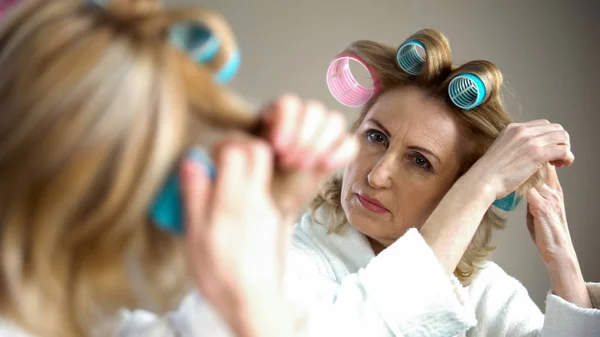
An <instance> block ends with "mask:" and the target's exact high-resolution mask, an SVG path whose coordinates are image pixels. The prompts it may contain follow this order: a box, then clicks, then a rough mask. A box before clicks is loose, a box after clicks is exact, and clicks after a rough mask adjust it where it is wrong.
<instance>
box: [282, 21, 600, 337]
mask: <svg viewBox="0 0 600 337" xmlns="http://www.w3.org/2000/svg"><path fill="white" fill-rule="evenodd" d="M406 41H407V43H413V44H415V43H416V44H420V45H421V46H423V47H424V49H425V52H426V58H425V59H424V61H425V62H424V64H420V65H419V64H417V65H418V66H420V67H421V69H420V71H417V72H415V73H414V74H411V73H409V71H411V72H412V71H413V70H414V69H411V68H409V67H406V62H404V63H403V62H398V61H397V60H398V59H397V56H398V57H403V56H401V55H399V54H397V52H396V49H392V48H390V47H387V46H384V45H381V44H378V43H375V42H370V41H358V42H355V43H353V44H352V45H350V46H349V47H348V48H347V49H346V50H345V51H344V52H342V53H340V55H341V56H344V57H346V56H350V57H354V58H355V59H358V60H359V61H362V62H363V63H364V64H365V66H366V67H367V69H369V70H370V71H371V73H372V74H373V77H374V80H375V84H376V90H377V91H376V92H375V93H374V94H373V95H372V96H371V97H370V98H369V99H368V101H367V102H366V104H364V106H363V107H362V112H361V115H360V117H359V118H358V120H357V121H356V123H355V124H354V128H353V130H354V131H355V134H356V136H357V137H358V142H359V152H358V155H357V157H356V159H355V160H353V161H352V162H350V163H349V164H348V165H347V166H346V168H345V170H344V173H343V176H342V177H336V178H334V179H332V180H330V181H329V182H328V183H327V184H326V185H325V186H324V187H323V188H322V190H321V191H320V193H319V194H318V196H317V197H316V198H315V199H314V201H313V203H312V205H311V206H312V207H311V212H309V213H308V214H306V215H304V216H303V218H302V220H301V222H300V223H299V224H298V225H297V227H296V228H295V233H294V241H293V247H292V254H291V260H290V271H289V273H288V275H287V277H288V287H289V289H290V294H292V296H293V297H294V298H295V300H296V301H298V302H300V303H303V304H304V305H305V306H307V307H308V310H309V313H310V315H309V316H307V317H306V319H307V321H308V329H309V330H310V331H309V334H310V335H314V336H324V335H326V334H329V335H337V336H344V335H353V336H354V335H356V336H403V337H407V336H439V337H442V336H443V337H447V336H455V335H466V336H469V337H483V336H490V337H491V336H494V337H495V336H510V337H523V336H544V337H551V336H552V337H554V336H556V337H558V336H597V335H598V334H600V310H598V306H599V305H600V302H599V301H598V300H599V298H600V285H599V284H586V283H585V282H584V280H583V277H582V274H581V271H580V268H579V264H578V262H577V257H576V254H575V250H574V248H573V245H572V242H571V239H570V237H569V232H568V228H567V222H566V216H565V211H564V203H563V200H562V191H561V189H560V184H559V182H558V178H557V176H556V172H555V167H563V166H569V165H570V164H571V163H572V162H573V159H574V157H573V154H572V153H571V150H570V143H569V135H568V134H567V132H566V131H564V130H563V128H562V127H561V126H560V125H557V124H551V123H549V122H547V121H531V122H527V123H511V120H510V117H509V115H508V114H507V112H506V111H505V110H504V108H503V106H502V104H501V102H500V98H499V91H500V88H501V85H502V76H501V74H500V72H499V71H498V69H497V68H496V67H495V66H494V65H493V64H491V63H489V62H486V61H473V62H469V63H467V64H464V65H463V66H460V67H458V68H456V67H453V66H452V62H451V56H450V48H449V45H448V41H447V40H446V38H445V37H444V36H443V35H442V34H441V33H440V32H438V31H436V30H428V29H427V30H422V31H419V32H417V33H416V34H414V35H413V36H411V37H410V38H409V39H407V40H406ZM404 45H405V44H403V45H402V46H404ZM418 59H419V58H418V57H416V58H414V59H413V60H418ZM400 61H406V60H404V59H400ZM403 67H404V68H403ZM417 68H418V67H417ZM461 74H471V75H475V76H476V77H477V78H478V79H480V80H481V81H482V84H483V85H485V89H486V90H485V92H486V94H485V99H484V100H483V101H482V102H481V104H480V105H479V106H477V107H475V108H472V109H470V110H467V109H462V108H459V107H458V106H457V105H456V104H455V102H454V101H453V100H451V98H450V97H449V95H448V87H449V83H450V81H451V80H452V79H453V78H455V77H457V75H461ZM334 89H336V88H334ZM332 92H334V91H333V90H332ZM340 97H341V96H340ZM540 170H541V172H538V171H540ZM544 171H545V174H543V173H544ZM536 172H538V173H536ZM544 176H545V177H544ZM515 190H517V193H518V194H519V195H524V196H526V199H527V203H528V227H529V230H530V231H531V234H532V237H533V239H534V242H535V244H536V246H537V248H538V250H539V251H540V255H541V257H542V259H543V260H544V262H545V264H546V266H547V268H548V272H549V276H550V280H551V284H552V292H551V293H549V294H548V297H547V307H546V316H545V317H544V315H543V314H542V313H541V312H540V310H539V309H538V308H537V307H536V305H535V304H534V303H533V301H532V300H531V299H530V298H529V296H528V294H527V291H526V290H525V288H524V287H523V286H522V285H521V284H520V283H519V282H518V281H517V280H515V279H513V278H511V277H510V276H508V275H506V273H504V271H503V270H502V269H501V268H500V267H499V266H497V265H496V264H494V263H493V262H490V261H486V260H485V257H486V255H487V253H488V251H489V250H490V241H491V238H492V234H493V230H494V229H497V228H502V227H503V225H504V220H503V219H502V218H501V217H500V216H499V213H497V210H496V209H495V207H491V206H492V204H493V203H494V202H495V200H498V199H502V198H503V197H505V196H507V195H509V193H511V192H512V191H515ZM594 308H595V309H594Z"/></svg>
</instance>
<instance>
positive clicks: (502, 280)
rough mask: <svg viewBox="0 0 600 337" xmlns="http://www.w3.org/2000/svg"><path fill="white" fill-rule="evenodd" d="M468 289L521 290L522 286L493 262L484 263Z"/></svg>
mask: <svg viewBox="0 0 600 337" xmlns="http://www.w3.org/2000/svg"><path fill="white" fill-rule="evenodd" d="M469 288H470V289H472V290H476V289H479V290H486V289H487V290H490V289H496V288H501V289H506V290H513V291H514V290H516V289H518V290H521V289H525V288H524V286H523V285H522V284H521V282H519V280H517V279H516V278H514V277H512V276H510V275H509V274H508V273H506V271H504V269H502V267H500V266H499V265H498V264H496V263H495V262H493V261H489V260H488V261H485V262H484V263H483V264H482V265H481V266H480V267H479V272H478V273H477V276H476V277H475V278H474V279H473V281H472V282H471V284H470V285H469Z"/></svg>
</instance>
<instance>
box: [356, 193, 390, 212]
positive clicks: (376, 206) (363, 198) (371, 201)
mask: <svg viewBox="0 0 600 337" xmlns="http://www.w3.org/2000/svg"><path fill="white" fill-rule="evenodd" d="M356 198H357V199H358V202H360V204H361V205H362V207H364V208H366V209H368V210H369V211H371V212H375V213H388V212H389V211H388V209H387V208H385V206H383V204H382V203H381V202H379V200H377V199H375V198H371V197H369V196H368V195H366V194H359V193H356Z"/></svg>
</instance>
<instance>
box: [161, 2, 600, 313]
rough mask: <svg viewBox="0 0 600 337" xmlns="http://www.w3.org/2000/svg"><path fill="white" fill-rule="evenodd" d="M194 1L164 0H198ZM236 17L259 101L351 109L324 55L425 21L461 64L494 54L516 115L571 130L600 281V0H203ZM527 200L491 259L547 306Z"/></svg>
mask: <svg viewBox="0 0 600 337" xmlns="http://www.w3.org/2000/svg"><path fill="white" fill-rule="evenodd" d="M194 1H196V0H167V2H168V3H174V4H177V3H192V2H194ZM196 3H201V4H204V5H208V6H210V7H211V8H214V9H216V10H219V11H220V12H222V13H223V14H224V15H225V16H226V17H227V18H228V19H229V20H230V22H231V24H232V26H233V28H234V30H235V32H236V34H237V36H238V39H239V42H240V45H241V50H242V60H243V62H242V69H241V71H240V73H239V75H238V76H237V78H236V79H235V80H234V82H233V83H232V86H233V87H235V88H236V89H238V90H239V91H240V92H241V93H243V94H244V95H246V96H247V97H248V98H249V99H251V100H252V101H254V102H256V103H259V102H262V101H264V100H266V99H269V98H270V97H273V96H275V95H278V94H281V93H284V92H287V91H290V92H296V93H298V94H300V95H301V96H303V97H305V98H316V99H319V100H321V101H324V102H325V103H326V104H328V105H329V106H331V107H335V108H338V109H341V110H342V111H344V112H345V113H346V114H347V116H348V118H350V119H352V118H355V116H356V111H355V110H351V109H345V108H343V107H342V106H340V105H339V104H337V103H336V102H335V101H334V100H333V99H332V98H331V97H330V95H329V93H328V91H327V87H326V84H325V71H326V68H327V66H328V62H329V60H330V59H331V58H332V57H333V56H334V55H335V54H336V53H337V52H338V51H340V50H341V49H343V48H344V47H345V46H346V45H347V44H348V43H349V42H351V41H353V40H357V39H372V40H378V41H381V42H386V43H389V44H392V45H397V44H398V43H400V42H402V41H403V40H404V39H405V38H407V37H408V35H410V34H411V33H413V32H415V31H417V30H418V29H420V28H424V27H433V28H439V29H441V30H442V31H443V32H444V33H445V34H446V35H447V36H448V38H449V39H450V43H451V47H452V49H453V51H454V52H453V55H454V60H455V63H462V62H464V61H469V60H472V59H487V60H490V61H492V62H494V63H496V64H497V65H498V66H499V67H500V69H501V70H502V72H503V74H504V76H505V79H506V82H507V87H508V89H509V90H510V91H511V92H512V95H510V96H507V99H506V101H507V106H508V107H509V108H510V110H511V111H513V113H514V114H513V115H514V116H515V117H516V118H517V119H519V120H530V119H537V118H547V119H550V120H551V121H554V122H558V123H561V124H563V125H564V127H565V128H566V129H567V130H568V131H570V133H571V138H572V144H573V152H574V153H575V156H576V161H575V164H574V165H573V166H572V167H571V168H567V169H563V170H561V171H560V172H559V176H560V178H561V181H562V184H563V188H564V191H565V198H566V205H567V212H568V217H569V224H570V228H571V234H572V238H573V241H574V243H575V247H576V249H577V252H578V253H579V259H580V262H581V266H582V269H583V273H584V276H585V277H586V279H588V280H594V281H600V262H598V257H599V255H600V248H598V247H599V245H598V243H597V242H596V240H598V239H600V221H598V220H597V217H596V215H595V213H596V212H597V210H598V209H599V208H600V205H598V199H599V198H598V193H599V192H598V191H599V190H600V179H599V178H598V176H599V175H598V174H597V173H596V172H598V171H600V154H599V151H598V150H597V147H598V144H600V142H599V141H600V111H598V106H599V105H600V90H599V89H600V86H599V85H598V82H597V80H598V79H600V68H599V67H598V60H599V54H598V52H599V48H598V42H600V21H598V20H597V17H598V15H599V14H600V2H598V1H594V0H589V1H587V2H586V1H566V0H564V1H563V0H527V1H517V0H496V1H491V0H487V1H480V0H470V1H466V0H453V1H448V0H437V1H416V0H413V1H400V0H385V1H383V0H374V1H351V0H321V1H316V0H305V1H290V0H279V1H276V0H271V1H269V0H204V1H201V2H196ZM524 219H525V213H524V207H523V205H521V206H520V208H519V209H518V210H517V211H516V212H514V213H513V214H512V216H511V217H510V219H509V226H508V229H507V230H506V231H505V232H503V233H501V234H499V235H498V239H497V242H498V243H499V248H498V250H497V251H496V252H495V253H494V254H493V259H494V260H495V261H497V262H498V263H499V264H500V265H501V266H502V267H504V269H505V270H506V271H507V272H508V273H509V274H511V275H513V276H514V277H516V278H517V279H519V280H521V282H523V283H524V284H525V286H526V287H527V289H529V291H530V294H531V296H532V297H533V299H534V300H535V301H536V303H537V304H538V305H540V306H541V307H543V303H544V299H545V293H546V291H547V289H548V288H549V281H548V278H547V275H546V271H545V268H544V265H543V264H542V262H541V260H540V258H539V256H538V253H537V250H536V248H535V246H534V245H533V243H532V242H531V241H530V238H529V233H528V232H527V229H526V226H525V221H524Z"/></svg>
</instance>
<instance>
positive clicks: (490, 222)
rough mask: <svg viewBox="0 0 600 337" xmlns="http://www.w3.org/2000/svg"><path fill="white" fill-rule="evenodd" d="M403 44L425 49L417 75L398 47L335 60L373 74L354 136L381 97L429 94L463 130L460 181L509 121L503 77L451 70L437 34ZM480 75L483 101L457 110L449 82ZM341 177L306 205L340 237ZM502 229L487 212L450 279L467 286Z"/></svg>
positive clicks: (372, 48)
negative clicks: (372, 90) (358, 64)
mask: <svg viewBox="0 0 600 337" xmlns="http://www.w3.org/2000/svg"><path fill="white" fill-rule="evenodd" d="M405 41H418V42H421V43H422V44H423V46H424V47H425V50H426V57H425V58H426V62H425V64H424V67H423V69H422V70H421V72H420V73H419V74H418V75H416V76H415V75H411V74H409V73H407V72H405V71H403V70H402V69H401V68H400V67H399V65H398V64H397V62H396V51H397V49H396V48H392V47H389V46H386V45H384V44H381V43H377V42H374V41H367V40H360V41H356V42H354V43H352V44H351V45H349V46H348V47H347V48H346V49H345V50H344V51H342V52H341V53H340V54H339V55H351V56H355V57H357V58H359V59H360V60H362V61H363V62H364V63H365V65H366V66H367V68H369V70H370V71H371V73H372V74H373V75H374V77H375V80H376V83H377V86H378V90H377V92H376V94H375V95H374V96H373V97H371V99H370V100H369V101H368V102H367V103H366V104H365V105H364V106H363V107H362V110H361V113H360V116H359V117H358V119H357V120H356V122H355V123H354V124H353V126H352V130H353V131H355V130H356V129H357V128H358V126H359V125H360V124H361V123H362V121H363V119H364V118H365V116H366V114H367V112H368V111H369V110H370V109H371V107H372V106H373V105H374V104H375V102H377V100H378V99H379V97H380V96H381V95H382V94H383V93H385V92H387V91H388V90H390V89H393V88H397V87H399V86H415V87H418V88H420V89H422V90H424V91H425V92H427V93H428V94H429V95H430V96H431V97H432V98H435V99H437V100H439V101H441V102H444V103H445V105H446V106H447V107H448V109H449V110H450V111H452V112H453V113H454V114H455V115H456V116H458V120H459V121H460V123H461V124H462V125H463V126H464V128H462V129H463V130H465V134H463V135H462V136H463V138H464V139H465V142H464V143H465V144H464V145H465V146H464V147H463V148H464V153H463V156H462V160H461V167H460V170H459V174H458V176H457V177H456V179H458V178H459V177H460V176H462V175H463V174H464V173H465V172H467V170H468V169H469V168H470V167H471V166H472V165H473V164H474V163H475V162H476V161H477V160H478V159H479V158H480V157H481V156H483V154H484V153H485V152H486V151H487V149H488V148H489V147H490V145H491V144H492V143H493V142H494V140H495V139H496V137H498V135H499V134H500V132H501V131H502V130H503V129H504V128H505V127H506V126H507V125H508V124H509V123H511V122H512V119H511V117H510V115H509V114H508V113H507V112H506V111H505V110H504V107H503V105H502V102H501V99H500V90H501V88H502V74H501V73H500V71H499V70H498V68H497V67H496V66H495V65H494V64H493V63H491V62H488V61H482V60H477V61H471V62H467V63H465V64H463V65H461V66H458V67H456V66H453V65H452V57H451V53H450V45H449V42H448V39H447V38H446V37H445V36H444V35H443V34H442V33H441V32H440V31H438V30H435V29H423V30H420V31H418V32H417V33H415V34H413V35H411V36H410V37H409V38H408V39H406V40H405ZM467 73H470V74H474V75H476V76H478V77H479V78H480V79H481V80H482V81H483V83H484V84H485V87H486V92H487V95H486V99H485V101H484V102H483V103H482V104H480V105H479V106H478V107H476V108H474V109H471V110H463V109H460V108H458V107H457V106H455V105H454V104H453V103H452V101H451V100H450V97H449V96H448V85H449V84H450V81H451V80H452V79H453V78H454V77H455V76H457V75H460V74H467ZM541 175H542V172H541V171H540V172H538V173H536V174H535V175H534V176H533V177H531V178H530V179H529V180H528V181H527V182H526V183H525V184H524V185H523V186H521V187H520V188H519V189H518V191H517V193H518V194H519V195H523V193H524V192H525V191H527V189H529V188H530V187H531V186H533V185H535V184H537V182H538V181H541V178H542V176H541ZM342 180H343V177H342V176H340V175H334V176H333V177H332V178H331V179H329V180H328V181H327V182H325V184H324V185H323V186H322V187H321V189H320V190H319V192H318V194H317V196H316V197H315V198H314V199H313V200H312V202H311V204H310V210H311V212H312V214H313V218H314V219H315V220H317V221H321V222H322V224H323V225H326V226H328V228H329V231H330V232H331V233H333V232H338V231H339V230H340V229H341V228H342V227H343V226H345V225H347V219H346V216H345V214H344V211H343V209H342V205H341V189H342ZM319 209H323V210H327V212H324V213H322V214H326V215H327V217H326V219H325V220H324V221H323V220H321V219H318V217H316V216H315V215H316V214H317V210H319ZM504 226H505V219H504V218H503V217H502V216H500V215H499V214H497V213H496V212H495V210H494V209H493V208H490V209H488V211H487V212H486V213H485V215H484V217H483V219H482V221H481V223H480V225H479V228H478V229H477V232H476V233H475V236H474V237H473V239H472V241H471V242H470V244H469V246H468V248H467V250H466V251H465V253H464V255H463V256H462V258H461V260H460V262H459V264H458V266H457V268H456V270H455V272H454V274H455V275H456V277H457V278H458V279H459V280H460V281H461V282H462V283H463V284H465V285H466V284H469V283H470V282H471V280H472V279H473V278H474V277H475V276H476V274H477V271H478V269H479V267H480V266H481V265H482V263H483V262H484V260H485V258H486V257H487V255H488V253H489V252H490V251H491V250H493V249H494V247H493V246H492V245H491V240H492V233H493V230H494V229H501V228H504Z"/></svg>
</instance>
